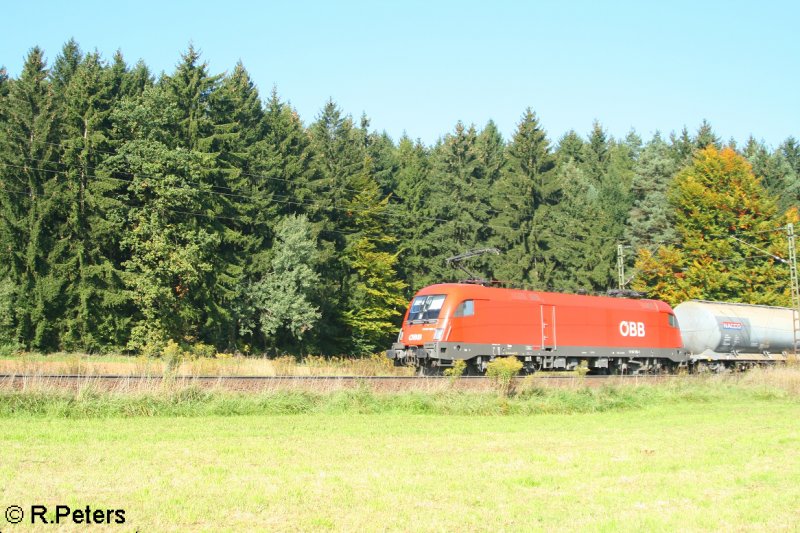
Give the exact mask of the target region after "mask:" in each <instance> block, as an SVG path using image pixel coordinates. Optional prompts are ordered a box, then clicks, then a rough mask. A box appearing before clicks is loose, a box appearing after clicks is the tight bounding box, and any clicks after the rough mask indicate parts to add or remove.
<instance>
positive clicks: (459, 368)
mask: <svg viewBox="0 0 800 533" xmlns="http://www.w3.org/2000/svg"><path fill="white" fill-rule="evenodd" d="M466 369H467V362H466V361H464V360H463V359H459V360H458V361H455V362H454V363H453V366H452V367H450V368H448V369H445V371H444V375H445V376H447V377H449V378H450V383H451V384H452V383H455V381H456V380H457V379H458V378H460V377H461V376H463V375H464V371H465V370H466Z"/></svg>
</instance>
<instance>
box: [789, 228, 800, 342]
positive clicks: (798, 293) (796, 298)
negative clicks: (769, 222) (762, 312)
mask: <svg viewBox="0 0 800 533" xmlns="http://www.w3.org/2000/svg"><path fill="white" fill-rule="evenodd" d="M786 237H787V239H788V241H789V274H790V278H791V282H792V315H793V318H792V323H793V329H794V355H795V356H797V341H798V339H800V285H798V280H797V250H796V248H795V240H794V224H792V223H789V224H787V225H786Z"/></svg>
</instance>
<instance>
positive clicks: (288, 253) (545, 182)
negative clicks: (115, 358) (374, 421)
mask: <svg viewBox="0 0 800 533" xmlns="http://www.w3.org/2000/svg"><path fill="white" fill-rule="evenodd" d="M799 203H800V144H799V143H798V142H797V141H796V140H795V139H794V138H789V139H787V140H786V141H785V142H783V143H782V144H781V145H780V146H779V147H777V148H775V149H772V148H769V147H767V146H765V145H764V144H763V143H762V142H758V141H756V140H755V139H753V138H751V139H749V140H748V141H747V143H746V144H745V145H744V146H741V147H738V146H736V143H735V142H734V141H728V142H727V143H723V142H722V141H721V140H720V139H719V138H718V137H717V136H716V135H715V133H714V132H713V129H712V127H711V126H710V125H709V124H708V123H707V122H705V121H704V122H703V123H702V124H701V125H700V127H699V128H698V129H697V131H696V132H694V133H690V132H689V131H688V130H687V129H686V128H684V130H683V131H681V132H680V133H677V134H676V133H671V134H669V135H667V136H664V135H662V134H659V133H657V134H655V135H654V136H653V137H652V138H651V139H649V140H646V141H644V140H643V139H642V138H641V137H639V136H638V135H637V134H636V133H635V132H631V133H630V134H628V135H627V136H626V137H625V138H623V139H615V138H613V137H611V136H610V135H608V134H607V132H606V131H605V130H604V129H603V127H602V126H601V125H600V124H599V123H597V122H595V123H594V124H593V125H592V128H591V130H590V131H589V133H588V135H586V136H582V135H580V134H578V133H576V132H575V131H570V132H568V133H566V134H565V135H563V136H562V137H561V138H560V139H558V140H557V141H555V142H552V141H551V140H550V139H549V138H548V136H547V133H546V131H545V130H544V128H543V127H542V125H541V124H540V121H539V119H538V117H537V115H536V113H535V112H534V111H533V110H531V109H526V110H525V111H524V112H523V113H522V116H521V118H520V121H519V123H518V124H517V127H516V130H515V131H514V133H513V136H512V138H511V139H508V140H506V139H503V137H502V135H501V134H500V132H499V131H498V128H497V126H496V125H495V124H494V123H493V122H491V121H490V122H489V123H488V124H486V125H485V126H484V127H483V128H481V129H478V128H476V127H475V126H473V125H465V124H463V123H460V122H459V123H458V124H456V125H455V127H454V128H453V130H452V131H451V132H449V133H447V134H445V135H443V136H442V137H441V138H440V139H439V140H438V141H437V142H436V143H434V144H433V145H432V146H427V145H425V144H423V143H422V142H420V141H418V140H416V141H415V140H413V139H411V138H409V137H408V136H403V137H402V138H400V139H399V140H397V141H394V140H393V139H391V138H390V137H389V136H388V135H387V134H386V133H380V132H376V131H374V130H372V129H371V128H370V122H369V119H368V118H367V117H366V116H361V117H360V118H359V119H358V120H354V119H353V118H352V116H350V115H348V114H346V113H345V112H344V111H343V110H342V109H340V108H339V107H338V106H337V105H336V104H335V103H334V102H333V101H329V102H327V103H326V104H325V105H324V107H323V108H322V109H321V111H320V112H319V114H318V115H317V116H316V117H315V119H314V120H313V122H311V123H310V124H308V125H306V124H304V123H303V121H302V120H301V118H300V117H299V116H298V114H297V112H296V111H295V110H294V109H293V108H292V107H291V106H290V105H289V104H287V103H286V101H284V100H282V99H281V98H280V97H279V96H278V94H277V92H276V91H275V90H273V91H272V92H271V93H270V94H269V95H266V97H263V98H262V95H261V94H260V93H259V91H258V89H257V88H256V86H255V85H254V83H253V81H252V80H251V78H250V76H249V74H248V72H247V70H246V69H245V68H244V66H243V65H242V64H241V63H240V64H237V65H236V66H235V67H234V68H233V70H232V71H231V72H230V73H227V74H224V75H223V74H212V73H210V72H209V70H208V66H207V64H206V63H204V62H203V61H202V59H201V57H200V54H199V53H198V52H197V51H196V50H195V49H194V48H192V47H190V48H189V50H188V51H187V52H186V53H184V54H182V55H181V59H180V61H179V62H178V64H177V66H176V67H175V69H174V71H173V72H172V73H170V74H162V75H160V76H158V77H156V76H154V75H153V74H152V73H151V72H150V70H149V69H148V67H147V65H146V64H145V63H143V62H141V61H140V62H138V63H136V64H135V65H128V64H127V63H126V62H125V59H124V58H123V56H122V54H121V53H117V54H115V56H114V57H113V59H112V60H111V61H106V60H104V59H103V58H102V57H101V56H100V55H99V54H97V53H83V52H82V51H81V49H80V47H79V46H78V44H77V43H75V42H74V41H69V42H68V43H66V44H65V45H64V47H63V49H62V50H61V52H60V53H59V54H58V56H57V57H56V59H55V61H54V62H53V65H52V67H48V65H47V64H46V62H45V59H44V53H43V51H42V50H41V49H39V48H33V49H32V50H31V51H30V53H29V54H28V56H27V58H26V61H25V64H24V67H23V69H22V72H21V73H20V75H19V76H18V77H17V78H10V77H9V76H8V74H7V72H6V71H5V69H0V350H3V351H14V350H23V349H24V350H39V351H45V352H47V351H54V350H69V351H86V352H104V351H125V352H135V353H149V354H155V353H159V351H160V350H161V349H162V347H163V346H164V344H165V343H166V342H167V341H168V340H175V341H177V342H179V343H187V344H194V343H205V344H208V345H211V346H214V347H215V348H216V349H217V350H225V351H241V352H244V353H249V352H269V353H322V354H340V353H348V354H365V353H370V352H374V351H376V350H380V349H383V348H385V347H387V346H388V345H389V344H390V343H391V340H392V337H393V335H395V334H396V330H397V326H398V324H399V317H400V315H401V313H402V311H403V310H404V308H405V306H406V305H407V302H408V299H409V298H410V296H411V294H413V292H414V291H415V290H417V289H419V288H421V287H423V286H425V285H428V284H431V283H436V282H442V281H452V280H457V279H458V278H459V277H460V275H459V274H458V272H457V271H455V270H453V269H452V268H450V267H448V266H447V265H446V264H445V261H444V260H445V258H447V257H449V256H452V255H456V254H458V253H461V252H464V251H466V250H469V249H473V248H480V247H486V246H494V247H497V248H499V249H500V250H502V251H503V253H502V254H501V255H499V256H492V257H490V258H486V257H482V258H478V259H477V260H476V261H475V262H474V263H472V265H471V266H472V268H474V269H475V270H477V271H480V272H482V273H484V274H485V275H486V276H487V277H488V278H490V279H494V280H497V281H498V282H502V283H504V284H507V285H509V286H517V287H525V288H532V289H541V290H561V291H588V292H596V291H605V290H606V289H608V288H611V287H614V286H616V283H617V267H616V260H617V255H616V254H617V245H618V243H625V246H626V247H627V248H626V250H629V253H628V255H627V257H628V259H627V261H628V264H627V267H628V271H629V272H631V273H633V274H634V278H633V286H634V287H635V288H637V289H639V290H642V291H646V292H648V293H649V294H650V295H652V296H655V297H660V298H664V299H666V300H667V301H669V302H671V303H676V302H677V301H680V300H681V299H686V298H689V297H703V298H715V299H727V300H734V301H754V302H756V303H773V304H785V303H786V302H788V288H787V287H786V285H787V280H788V274H787V273H786V272H787V271H786V267H785V265H784V264H783V263H781V262H780V261H778V260H776V259H775V257H776V256H777V257H781V254H784V255H785V252H784V251H783V250H784V249H785V244H784V242H783V241H782V240H781V235H782V234H781V233H779V232H776V231H773V230H775V229H776V228H777V227H779V226H781V225H783V224H785V223H786V222H789V221H794V220H795V219H796V215H795V211H794V208H795V207H796V206H797V205H798V204H799ZM731 236H734V237H736V236H738V237H737V238H738V239H740V240H741V241H743V242H744V244H743V243H742V242H739V241H738V240H736V239H733V238H731ZM781 246H783V248H781ZM757 249H761V250H762V251H764V250H767V251H768V252H769V254H772V255H773V256H772V257H769V256H768V255H769V254H761V255H760V254H759V253H758V252H757Z"/></svg>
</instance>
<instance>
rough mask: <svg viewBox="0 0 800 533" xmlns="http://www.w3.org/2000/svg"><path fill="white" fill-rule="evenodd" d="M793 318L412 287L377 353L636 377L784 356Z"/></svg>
mask: <svg viewBox="0 0 800 533" xmlns="http://www.w3.org/2000/svg"><path fill="white" fill-rule="evenodd" d="M793 325H794V316H793V312H792V310H791V309H787V308H781V307H768V306H754V305H744V304H723V303H715V302H703V301H694V300H693V301H689V302H685V303H683V304H680V305H678V306H677V307H676V308H675V309H674V310H673V309H672V308H671V307H670V306H669V305H668V304H666V303H664V302H662V301H659V300H647V299H633V298H615V297H610V296H586V295H578V294H561V293H550V292H537V291H527V290H519V289H505V288H499V287H492V286H484V285H481V284H475V283H443V284H437V285H431V286H429V287H425V288H424V289H422V290H420V291H419V292H417V294H416V295H415V296H414V298H413V299H412V301H411V305H410V306H409V308H408V310H407V311H406V314H405V316H404V317H403V324H402V327H401V329H400V333H399V335H398V338H397V342H396V343H394V345H393V346H392V348H391V349H390V350H387V352H386V355H387V357H389V358H390V359H393V360H394V363H395V365H397V366H404V365H407V366H413V367H416V368H417V369H418V370H419V372H420V373H421V374H437V373H440V372H441V371H442V370H444V369H445V368H448V367H452V366H453V365H454V364H455V362H456V361H458V360H463V361H465V362H466V363H467V373H468V374H482V373H484V372H485V371H486V366H487V364H488V363H489V362H490V361H491V360H492V359H494V358H496V357H509V356H514V357H517V358H518V359H519V360H520V361H521V362H522V364H523V371H524V372H526V373H533V372H537V371H557V370H574V369H575V368H577V367H579V366H584V367H588V369H589V372H591V373H594V374H639V373H661V372H675V371H677V370H679V369H681V368H685V369H686V370H687V371H699V370H711V371H721V370H725V369H732V370H743V369H746V368H749V367H752V366H756V365H763V364H774V363H776V362H785V361H786V355H787V353H788V352H789V351H793V350H794V342H795V341H794V330H793Z"/></svg>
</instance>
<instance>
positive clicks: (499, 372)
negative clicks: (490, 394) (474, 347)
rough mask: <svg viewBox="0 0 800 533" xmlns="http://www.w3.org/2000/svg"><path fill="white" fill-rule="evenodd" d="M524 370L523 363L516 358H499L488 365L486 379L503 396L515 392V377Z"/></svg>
mask: <svg viewBox="0 0 800 533" xmlns="http://www.w3.org/2000/svg"><path fill="white" fill-rule="evenodd" d="M520 370H522V361H520V360H519V359H517V358H516V357H514V356H511V357H498V358H497V359H494V360H492V361H490V362H489V364H488V365H486V377H488V378H489V379H490V380H491V381H492V384H493V385H494V387H495V389H497V392H499V393H500V395H501V396H508V395H509V394H511V393H512V392H513V385H514V377H515V376H516V375H517V374H518V373H519V371H520Z"/></svg>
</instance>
